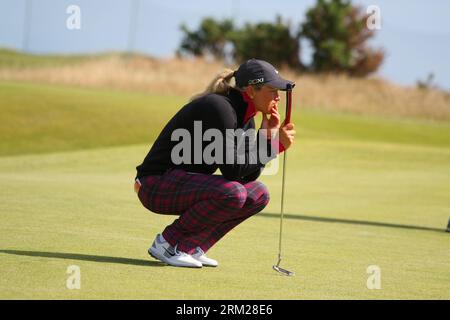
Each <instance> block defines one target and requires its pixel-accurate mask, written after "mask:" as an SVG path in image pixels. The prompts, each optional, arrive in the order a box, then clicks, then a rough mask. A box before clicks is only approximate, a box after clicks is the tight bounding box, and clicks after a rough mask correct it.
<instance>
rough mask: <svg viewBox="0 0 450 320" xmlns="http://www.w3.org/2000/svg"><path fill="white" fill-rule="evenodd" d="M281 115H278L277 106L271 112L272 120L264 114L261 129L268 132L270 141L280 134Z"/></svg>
mask: <svg viewBox="0 0 450 320" xmlns="http://www.w3.org/2000/svg"><path fill="white" fill-rule="evenodd" d="M280 118H281V117H280V114H279V113H278V107H277V106H275V107H273V108H272V109H271V110H270V118H268V115H267V114H265V113H263V116H262V122H261V129H266V130H267V138H268V139H270V138H271V137H273V136H274V135H276V134H277V133H278V129H279V128H280V122H281V120H280Z"/></svg>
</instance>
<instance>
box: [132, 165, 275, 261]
mask: <svg viewBox="0 0 450 320" xmlns="http://www.w3.org/2000/svg"><path fill="white" fill-rule="evenodd" d="M139 180H140V183H141V188H140V189H139V192H138V197H139V200H140V201H141V203H142V204H143V205H144V207H146V208H147V209H148V210H150V211H152V212H155V213H159V214H175V215H179V218H177V219H176V220H175V221H174V222H173V223H172V224H171V225H169V226H167V227H166V228H165V229H164V231H163V232H162V235H163V237H164V239H166V241H167V242H169V244H170V245H172V246H175V245H178V250H180V251H183V252H186V253H188V254H191V253H193V251H195V249H196V247H197V246H199V247H200V248H201V249H202V250H203V251H204V252H207V251H208V250H209V249H210V248H211V247H212V246H213V245H214V244H215V243H216V242H217V241H219V240H220V239H221V238H222V237H223V236H224V235H225V234H226V233H227V232H228V231H230V230H231V229H233V228H234V227H236V226H237V225H238V224H240V223H241V222H243V221H244V220H246V219H247V218H249V217H251V216H252V215H254V214H256V213H258V212H260V211H261V210H263V209H264V207H265V206H266V205H267V204H268V203H269V192H268V190H267V188H266V186H265V185H264V184H262V183H261V182H259V181H251V182H237V181H229V180H227V179H225V178H224V177H222V176H220V175H208V174H200V173H189V172H186V171H184V170H180V169H169V170H168V171H167V172H165V173H164V174H163V175H157V176H147V177H143V178H140V179H139Z"/></svg>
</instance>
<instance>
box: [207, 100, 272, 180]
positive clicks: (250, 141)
mask: <svg viewBox="0 0 450 320" xmlns="http://www.w3.org/2000/svg"><path fill="white" fill-rule="evenodd" d="M211 100H213V101H211V103H209V109H208V110H207V111H206V113H207V117H206V118H207V121H206V122H207V123H208V125H207V127H209V128H217V129H219V130H220V131H221V133H222V136H223V137H224V153H223V163H221V164H219V169H220V171H221V172H222V175H223V176H224V177H225V178H226V179H228V180H232V181H239V180H244V181H253V180H255V179H256V178H258V177H259V175H260V174H261V171H262V169H263V168H264V166H265V164H266V163H267V162H268V161H270V160H272V159H274V158H276V154H274V152H272V150H271V148H270V143H269V142H268V141H267V140H266V139H265V138H264V137H261V138H260V137H259V136H260V134H259V133H258V134H255V131H254V125H253V128H252V129H253V132H252V131H251V130H247V131H243V130H242V129H237V118H236V113H235V111H234V109H233V107H232V106H231V105H230V104H229V103H228V102H227V101H226V100H223V99H220V100H219V99H211ZM227 129H232V130H227ZM236 129H237V130H236ZM236 133H237V134H236ZM240 133H244V134H243V135H242V134H240ZM232 141H234V143H232ZM259 141H263V142H264V143H262V145H260V143H259ZM261 149H262V150H261ZM260 152H261V153H263V154H264V152H265V154H266V155H270V156H269V157H264V159H262V158H261V157H260ZM268 152H271V153H272V154H270V153H269V154H268ZM227 160H228V161H227Z"/></svg>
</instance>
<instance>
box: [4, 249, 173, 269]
mask: <svg viewBox="0 0 450 320" xmlns="http://www.w3.org/2000/svg"><path fill="white" fill-rule="evenodd" d="M0 253H7V254H15V255H19V256H28V257H41V258H56V259H68V260H81V261H93V262H101V263H118V264H129V265H135V266H153V267H162V266H166V264H165V263H163V262H160V261H151V260H140V259H130V258H121V257H108V256H94V255H87V254H78V253H62V252H42V251H22V250H0Z"/></svg>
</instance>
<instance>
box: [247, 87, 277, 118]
mask: <svg viewBox="0 0 450 320" xmlns="http://www.w3.org/2000/svg"><path fill="white" fill-rule="evenodd" d="M249 88H251V89H252V90H251V92H250V94H249V95H250V97H252V96H253V103H254V105H255V108H256V110H257V111H260V112H262V113H266V114H270V111H271V110H272V108H274V107H275V108H278V101H280V96H279V94H278V89H275V88H272V87H270V86H263V87H262V88H261V89H260V90H255V89H254V88H253V87H249Z"/></svg>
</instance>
